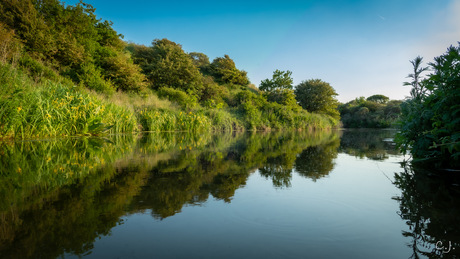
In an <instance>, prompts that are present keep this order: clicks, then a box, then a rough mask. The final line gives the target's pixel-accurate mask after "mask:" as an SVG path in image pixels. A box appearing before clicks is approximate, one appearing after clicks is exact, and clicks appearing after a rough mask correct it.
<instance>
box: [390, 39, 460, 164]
mask: <svg viewBox="0 0 460 259" xmlns="http://www.w3.org/2000/svg"><path fill="white" fill-rule="evenodd" d="M421 60H422V58H420V57H417V58H416V59H415V60H414V61H411V63H412V65H413V66H414V74H411V75H409V77H412V78H413V81H412V83H409V84H410V85H412V90H411V95H412V99H409V100H407V101H406V102H404V103H403V105H402V124H401V132H400V133H399V135H398V138H397V140H398V145H399V147H400V148H401V149H402V151H403V152H406V151H407V150H408V149H409V148H410V150H411V153H412V155H413V157H414V158H415V159H421V160H430V161H431V163H430V164H431V165H433V164H436V165H437V166H441V167H447V166H448V167H454V168H455V167H456V168H458V167H460V105H459V104H458V100H460V42H459V46H458V47H454V46H450V47H449V48H448V49H447V52H446V53H444V54H443V55H441V56H439V57H436V58H435V59H434V62H432V63H429V65H430V67H431V71H433V72H432V73H431V74H430V75H428V77H427V78H424V79H421V78H420V73H421V72H423V71H425V70H427V69H426V68H420V64H421ZM405 85H407V83H406V84H405ZM433 162H435V163H433Z"/></svg>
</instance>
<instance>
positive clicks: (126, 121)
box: [0, 65, 137, 138]
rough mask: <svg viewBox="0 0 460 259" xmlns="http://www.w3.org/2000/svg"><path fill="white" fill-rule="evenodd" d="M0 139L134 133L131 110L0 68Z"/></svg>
mask: <svg viewBox="0 0 460 259" xmlns="http://www.w3.org/2000/svg"><path fill="white" fill-rule="evenodd" d="M0 82H1V83H0V97H1V99H0V122H1V124H0V137H3V138H8V137H12V138H30V137H38V136H73V135H99V134H102V133H104V132H111V133H114V132H131V131H134V130H137V121H136V116H135V115H134V112H133V111H130V110H129V109H126V108H125V107H121V106H117V105H115V104H113V103H110V102H107V101H103V100H100V99H98V98H96V97H95V96H92V95H90V94H88V93H86V92H84V91H81V90H78V89H76V87H74V86H71V85H66V84H63V83H56V82H52V81H49V80H44V81H42V82H34V81H32V80H31V79H30V78H28V77H27V76H26V75H25V74H24V73H22V72H21V71H20V70H17V69H15V68H14V67H12V66H10V65H0Z"/></svg>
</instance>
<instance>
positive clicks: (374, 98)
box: [366, 94, 390, 104]
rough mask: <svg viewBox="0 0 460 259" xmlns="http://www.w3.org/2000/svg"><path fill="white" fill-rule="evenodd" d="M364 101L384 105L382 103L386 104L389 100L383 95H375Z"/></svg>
mask: <svg viewBox="0 0 460 259" xmlns="http://www.w3.org/2000/svg"><path fill="white" fill-rule="evenodd" d="M366 100H368V101H370V102H375V103H381V104H384V103H386V102H388V100H390V98H388V97H386V96H385V95H382V94H375V95H372V96H369V97H367V99H366Z"/></svg>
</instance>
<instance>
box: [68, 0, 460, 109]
mask: <svg viewBox="0 0 460 259" xmlns="http://www.w3.org/2000/svg"><path fill="white" fill-rule="evenodd" d="M65 2H66V3H68V4H75V3H76V2H78V1H76V0H67V1H65ZM84 2H86V3H89V4H91V5H93V6H94V7H95V8H96V14H97V16H98V17H99V18H102V19H104V20H110V21H112V22H113V23H114V24H113V27H114V29H115V30H116V31H117V32H118V33H121V34H123V35H124V39H125V40H126V41H132V42H134V43H137V44H144V45H151V42H152V40H153V39H161V38H167V39H169V40H172V41H174V42H176V43H179V44H181V45H182V47H183V49H184V50H185V51H186V52H202V53H204V54H206V55H208V56H209V58H210V60H211V61H212V60H213V59H214V58H216V57H221V56H223V55H224V54H228V55H229V56H230V57H231V58H232V59H233V60H234V61H235V63H236V66H237V67H238V68H239V69H243V70H245V71H247V72H248V76H249V79H250V80H251V82H252V83H253V84H255V85H259V83H260V81H261V80H263V79H265V78H271V76H272V74H273V71H274V70H275V69H280V70H290V71H292V72H293V73H292V76H293V78H294V83H295V84H298V83H300V82H301V81H303V80H307V79H312V78H319V79H322V80H323V81H326V82H329V83H330V84H331V85H332V86H333V87H334V88H335V89H336V91H337V93H338V94H339V96H338V99H339V101H341V102H347V101H350V100H352V99H354V98H356V97H359V96H365V97H368V96H370V95H373V94H384V95H386V96H388V97H390V98H391V99H403V98H404V97H405V96H408V95H409V88H408V87H407V86H403V85H402V84H403V82H404V81H408V79H407V78H406V76H407V74H409V73H410V72H411V64H410V63H409V60H411V59H413V58H415V57H416V56H417V55H420V56H422V57H424V61H426V62H430V61H432V60H433V57H435V56H439V55H441V54H442V53H444V52H445V50H446V49H447V47H448V46H450V45H456V44H457V41H460V0H382V1H378V0H359V1H358V0H355V1H353V0H342V1H341V0H310V1H308V0H304V1H290V0H284V1H270V0H265V1H251V0H245V1H241V0H234V1H215V0H214V1H198V0H196V1H174V0H171V1H165V0H162V1H155V0H153V1H148V0H144V1H137V0H131V1H126V0H123V1H120V0H86V1H84Z"/></svg>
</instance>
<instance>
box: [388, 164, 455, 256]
mask: <svg viewBox="0 0 460 259" xmlns="http://www.w3.org/2000/svg"><path fill="white" fill-rule="evenodd" d="M456 174H458V172H457V173H456ZM459 183H460V177H459V176H458V175H453V174H452V173H451V172H436V173H432V172H429V171H426V170H423V169H414V168H411V167H409V166H406V167H405V168H404V172H402V173H400V174H396V175H395V185H396V186H397V187H398V188H400V189H401V196H399V197H395V198H394V199H395V200H397V201H398V202H399V204H400V211H399V213H398V214H399V215H400V216H401V218H402V219H403V220H405V221H406V224H407V226H408V227H409V230H408V231H403V233H402V234H403V236H405V237H407V238H410V242H409V243H408V246H409V247H411V248H412V251H413V255H412V256H411V258H419V257H420V256H427V257H429V258H458V257H459V256H460V218H458V215H459V214H460V189H459V185H458V184H459Z"/></svg>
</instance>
